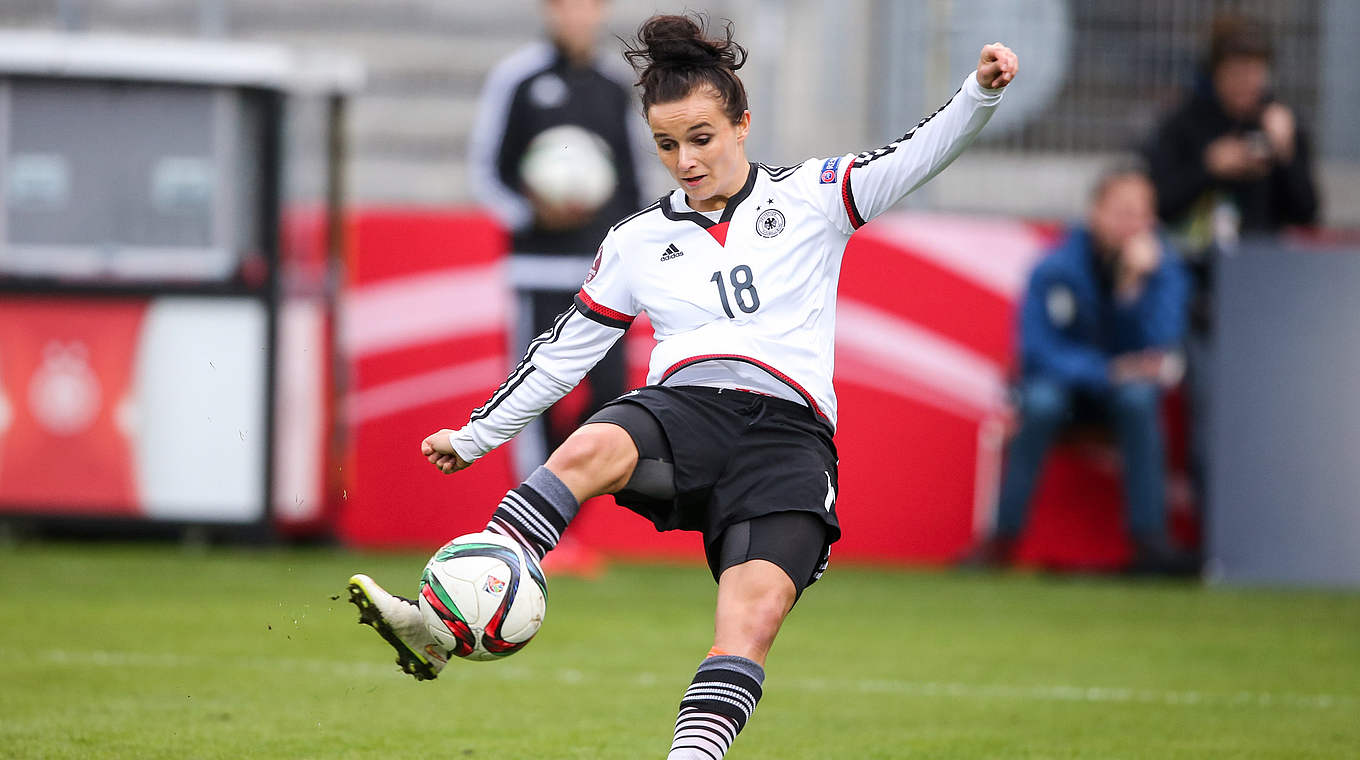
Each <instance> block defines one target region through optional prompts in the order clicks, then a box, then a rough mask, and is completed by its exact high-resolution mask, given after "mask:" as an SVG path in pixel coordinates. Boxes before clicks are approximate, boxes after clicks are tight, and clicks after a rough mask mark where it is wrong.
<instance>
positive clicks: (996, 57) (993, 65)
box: [977, 42, 1020, 90]
mask: <svg viewBox="0 0 1360 760" xmlns="http://www.w3.org/2000/svg"><path fill="white" fill-rule="evenodd" d="M1019 71H1020V59H1019V58H1016V57H1015V53H1012V52H1011V49H1010V48H1008V47H1006V46H1005V45H1002V44H1001V43H1000V42H993V43H992V44H990V45H984V46H983V48H982V56H981V57H979V58H978V67H977V81H978V84H980V85H982V86H983V87H986V88H987V89H989V90H998V89H1000V88H1002V87H1005V86H1006V85H1008V84H1010V83H1011V81H1012V80H1014V79H1015V75H1016V74H1017V73H1019Z"/></svg>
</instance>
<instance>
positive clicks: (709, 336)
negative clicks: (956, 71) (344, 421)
mask: <svg viewBox="0 0 1360 760" xmlns="http://www.w3.org/2000/svg"><path fill="white" fill-rule="evenodd" d="M1000 100H1001V91H1000V90H987V89H984V88H983V87H982V86H981V85H979V84H978V82H977V79H976V77H975V75H974V74H972V73H969V75H968V77H967V79H966V80H965V81H964V84H963V86H962V87H961V88H960V89H959V91H958V92H956V93H955V94H954V97H953V98H951V99H950V100H949V102H947V103H945V105H944V106H942V107H941V108H940V109H939V110H937V111H936V112H935V113H934V114H931V115H930V116H928V117H926V118H925V119H922V120H921V122H920V123H918V124H917V125H916V126H915V127H913V128H912V129H911V130H910V131H908V132H907V133H906V134H905V135H903V136H902V137H901V138H899V139H898V140H896V141H894V142H892V143H890V144H888V145H886V146H884V147H882V148H879V149H877V150H873V151H867V152H865V153H860V154H858V155H853V154H847V155H844V156H836V157H832V158H826V159H820V158H814V159H809V160H807V161H804V162H803V163H802V164H799V165H796V166H789V167H781V168H775V167H769V166H765V165H762V164H752V165H751V169H750V172H749V174H748V175H747V178H746V184H745V185H744V186H743V187H742V189H741V191H740V192H739V193H737V194H736V195H734V196H733V197H732V198H730V199H729V200H728V203H727V206H726V207H725V208H724V209H723V211H722V214H721V216H720V217H719V218H718V219H717V220H716V221H715V220H714V219H711V218H709V217H708V216H706V215H704V214H700V213H698V212H695V211H692V210H691V209H690V208H689V206H688V204H687V203H686V201H685V196H684V192H683V191H682V190H679V189H677V190H675V191H673V192H671V193H670V194H669V195H666V196H663V197H662V198H661V199H660V200H658V201H657V202H656V203H653V204H652V205H651V206H648V207H647V208H645V209H643V210H642V211H639V212H638V213H636V214H633V215H632V216H630V217H628V218H627V219H624V220H623V221H621V222H619V223H618V224H617V225H615V226H614V227H613V229H611V230H610V232H609V234H608V235H606V236H605V239H604V243H603V244H602V245H601V246H600V250H599V253H598V255H597V256H596V259H595V264H594V266H592V267H591V270H590V273H589V274H588V275H587V276H586V280H585V284H584V285H583V286H582V288H581V291H580V292H579V293H578V294H577V297H576V308H575V309H571V310H568V311H567V312H565V313H564V314H562V315H561V316H560V317H558V318H557V321H556V322H555V323H554V324H553V326H552V327H551V328H550V329H548V330H547V331H545V332H544V333H543V334H541V335H539V336H538V338H536V339H535V340H534V341H533V342H532V343H531V344H530V346H529V348H528V350H527V352H526V354H525V357H524V359H523V360H521V362H520V363H519V365H518V366H516V368H515V370H514V372H512V373H511V374H510V377H509V378H508V379H507V380H506V381H505V383H503V384H502V385H501V387H500V388H498V389H497V390H496V392H495V393H493V394H492V396H491V398H490V399H489V400H488V401H487V403H486V404H484V405H483V406H482V407H481V408H479V409H477V410H476V411H474V412H473V413H472V416H471V418H470V419H469V421H468V424H467V425H465V426H464V427H463V428H462V429H461V430H459V431H457V432H455V433H454V434H453V435H452V436H451V441H452V443H453V447H454V450H455V451H457V452H458V455H459V456H460V457H461V458H462V459H463V460H464V461H468V462H471V461H474V460H475V459H477V458H478V457H480V456H482V455H483V454H485V453H486V452H488V451H490V450H491V449H493V448H495V447H496V446H499V445H500V444H502V443H504V442H506V441H508V440H509V439H510V438H512V437H513V436H514V435H515V434H516V433H518V432H519V431H520V429H522V428H523V427H524V426H525V425H527V424H528V423H529V422H530V421H531V420H532V419H533V418H534V417H536V416H537V415H538V414H541V413H542V412H543V410H545V409H547V408H548V407H549V406H551V405H552V404H553V403H554V402H555V401H557V399H559V398H561V397H562V396H563V395H565V394H566V393H567V392H568V391H570V390H571V388H572V387H574V386H575V385H576V384H577V383H578V382H580V380H581V378H582V377H584V376H585V374H586V373H587V372H588V371H589V370H590V368H591V367H593V366H594V365H595V362H597V361H599V360H600V359H601V358H602V357H603V356H604V355H605V353H606V352H608V350H609V348H610V347H611V346H612V345H613V344H614V342H615V341H616V340H618V339H619V337H621V336H622V335H623V333H624V331H625V330H626V329H627V328H628V326H629V325H630V324H631V323H632V321H633V318H634V317H635V316H636V315H637V314H639V313H642V312H646V313H647V316H648V318H649V319H650V320H651V323H652V327H653V328H654V329H655V331H656V340H657V345H656V348H655V350H654V351H653V352H652V357H651V363H650V367H649V371H648V374H647V382H648V383H649V384H666V383H667V381H668V380H672V379H679V380H680V381H681V382H678V383H673V384H685V383H684V382H683V379H684V377H685V376H686V375H690V376H692V375H694V374H695V373H694V371H693V368H695V367H699V366H700V365H706V364H708V363H712V364H713V365H714V366H715V367H717V368H718V371H717V372H716V373H707V377H708V378H709V379H710V380H711V378H712V377H714V376H718V377H721V376H722V375H723V374H724V372H726V373H727V374H729V375H730V376H731V378H732V380H731V384H730V387H733V388H753V389H757V390H767V389H771V386H777V389H778V390H779V391H783V392H779V393H778V394H777V395H783V396H786V397H792V398H798V399H801V400H802V401H803V402H804V403H806V404H807V405H808V406H809V407H811V408H812V410H813V411H815V412H816V413H817V414H818V415H819V416H821V417H822V418H823V419H824V420H825V421H826V422H827V423H828V424H829V425H830V426H831V427H832V428H834V427H835V424H836V394H835V391H834V390H833V388H832V383H831V378H832V374H833V371H834V367H835V364H834V343H835V335H836V286H837V283H838V281H839V278H840V266H841V257H842V255H843V254H844V252H845V245H846V243H847V242H848V241H849V239H850V235H851V234H852V233H853V232H854V231H855V230H856V229H858V228H859V227H860V226H862V225H863V224H864V223H865V222H866V221H867V220H869V219H872V218H873V217H875V216H877V215H878V214H880V213H882V212H883V211H885V210H887V209H888V208H890V207H891V206H892V205H893V204H895V203H896V202H897V201H898V200H900V199H901V198H902V197H903V196H905V195H906V194H907V193H910V192H911V191H912V190H915V189H916V188H917V187H919V186H920V185H921V184H923V183H924V182H926V181H927V180H929V179H930V178H931V177H933V176H935V175H936V174H937V173H939V172H940V170H942V169H944V167H946V166H948V165H949V163H950V162H951V161H953V160H954V159H955V158H956V157H957V156H958V155H959V154H960V153H961V152H962V151H963V150H964V148H966V147H967V146H968V144H969V143H970V142H972V140H973V138H974V137H975V136H976V135H977V133H978V132H979V131H980V130H981V129H982V127H983V125H985V124H986V123H987V120H988V119H989V118H990V117H991V113H992V110H993V109H994V108H995V107H996V105H997V103H998V102H999V101H1000ZM724 366H725V367H727V368H728V369H726V370H724V369H723V367H724ZM737 367H740V368H742V370H746V371H745V372H743V371H739V370H737ZM754 368H758V370H755V371H756V372H757V373H758V374H759V375H760V377H761V378H765V379H766V380H767V381H768V382H766V383H760V382H756V383H752V382H751V378H750V375H749V372H750V371H751V370H752V369H754ZM677 373H682V374H680V375H677ZM705 384H711V383H710V382H705ZM785 389H787V390H785Z"/></svg>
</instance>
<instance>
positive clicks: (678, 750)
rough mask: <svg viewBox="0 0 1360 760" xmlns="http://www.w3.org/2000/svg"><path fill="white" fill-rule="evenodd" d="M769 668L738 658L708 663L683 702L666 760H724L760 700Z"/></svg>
mask: <svg viewBox="0 0 1360 760" xmlns="http://www.w3.org/2000/svg"><path fill="white" fill-rule="evenodd" d="M764 682H765V669H764V668H762V667H760V665H758V664H757V663H756V662H755V661H753V660H748V659H746V658H745V657H737V656H734V655H717V656H714V657H710V658H708V659H707V660H704V662H703V664H702V665H700V666H699V672H698V673H695V674H694V681H692V682H691V683H690V685H689V689H688V690H686V691H685V698H684V699H682V700H680V715H679V717H678V718H676V721H675V739H674V740H673V741H672V742H671V752H670V754H669V755H667V756H666V760H722V758H723V757H724V756H725V755H727V750H728V749H729V748H731V746H732V742H733V741H735V740H736V738H737V734H739V733H741V729H742V728H744V727H745V726H746V721H748V720H750V719H751V713H752V712H755V709H756V703H757V702H759V701H760V693H761V690H760V685H761V684H762V683H764Z"/></svg>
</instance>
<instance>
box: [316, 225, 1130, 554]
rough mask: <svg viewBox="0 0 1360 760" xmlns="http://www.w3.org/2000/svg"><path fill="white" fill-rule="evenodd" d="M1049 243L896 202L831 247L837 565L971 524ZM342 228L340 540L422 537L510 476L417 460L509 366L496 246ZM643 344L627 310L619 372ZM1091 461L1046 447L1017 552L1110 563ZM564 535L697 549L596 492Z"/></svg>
mask: <svg viewBox="0 0 1360 760" xmlns="http://www.w3.org/2000/svg"><path fill="white" fill-rule="evenodd" d="M1052 238H1053V230H1052V228H1051V227H1048V226H1043V225H1036V224H1030V223H1025V222H1019V221H998V220H991V219H986V220H984V219H977V218H971V217H961V216H950V215H938V214H923V213H898V214H890V215H887V216H885V217H883V218H880V219H878V220H876V221H875V222H873V223H872V224H870V225H868V226H866V227H865V228H864V229H862V230H860V231H859V232H858V233H857V234H856V235H855V237H854V238H853V239H852V240H851V243H850V246H849V247H848V249H847V250H846V254H845V261H844V266H843V270H842V275H841V283H840V291H839V293H840V296H839V309H838V318H837V349H836V375H835V381H836V389H837V394H838V398H839V408H840V415H839V416H840V420H839V430H838V431H837V435H836V443H837V447H838V450H839V453H840V457H841V492H840V494H839V499H838V502H837V504H838V506H837V509H838V512H839V514H840V515H841V520H842V523H843V525H844V528H845V533H844V537H843V539H842V541H841V542H840V543H839V544H838V545H837V548H836V556H837V557H838V558H841V559H852V560H862V561H894V562H900V561H906V562H918V563H941V562H947V561H950V560H952V559H954V558H956V557H957V556H959V555H960V554H961V553H963V552H964V551H965V550H966V549H967V548H968V547H969V545H970V543H971V541H972V540H973V537H974V535H975V534H976V532H977V530H978V529H979V527H980V526H981V525H983V524H985V522H986V521H987V520H988V519H990V513H991V504H992V499H993V497H994V493H995V489H996V487H997V477H998V473H999V468H1000V457H1001V449H1002V446H1003V444H1004V439H1005V435H1006V431H1007V424H1008V420H1009V415H1010V411H1009V409H1008V408H1007V399H1006V382H1007V378H1008V376H1009V374H1010V368H1011V365H1012V353H1013V350H1014V332H1015V330H1014V321H1013V320H1014V309H1015V304H1016V298H1017V296H1018V294H1019V293H1020V291H1021V289H1022V287H1023V285H1024V283H1025V281H1026V278H1027V276H1028V272H1029V270H1030V268H1031V267H1032V266H1033V263H1034V261H1035V260H1036V259H1037V257H1038V256H1040V255H1041V253H1042V251H1043V249H1044V247H1045V246H1046V245H1047V243H1048V242H1049V241H1051V240H1052ZM350 239H351V241H352V242H353V245H354V256H355V258H356V261H355V262H354V266H353V267H352V269H351V272H352V279H351V281H350V282H349V283H348V289H347V293H346V296H345V302H344V308H343V312H344V315H345V316H344V325H345V326H344V329H343V330H342V334H343V336H344V337H343V338H342V347H343V350H345V351H346V352H348V354H349V356H350V357H351V359H352V362H353V378H352V379H353V387H352V392H351V394H350V396H349V400H348V404H347V421H348V423H349V424H350V425H351V429H352V431H353V442H354V447H353V449H352V455H351V457H350V459H349V464H348V467H349V468H350V473H349V474H350V480H349V481H348V487H349V490H348V495H347V498H346V500H345V502H344V505H343V507H342V513H341V517H340V534H341V535H342V537H343V538H344V539H345V540H347V541H348V542H350V543H352V544H356V545H362V546H411V547H425V548H433V547H435V546H437V545H438V544H439V543H441V542H443V541H445V540H447V539H448V538H449V537H451V536H453V535H456V534H458V533H463V532H468V531H473V530H478V529H480V528H481V526H482V525H484V524H485V521H486V519H487V517H488V515H489V514H490V512H491V511H492V510H493V509H494V508H495V505H496V503H497V502H498V501H499V500H500V498H501V496H502V495H503V494H504V492H505V491H506V489H507V488H509V487H511V486H512V485H514V483H513V482H512V475H511V465H510V460H509V457H508V456H507V453H506V451H505V450H500V451H496V452H493V453H492V454H490V455H488V456H487V457H486V458H485V459H483V460H482V461H480V462H478V463H477V464H476V465H475V466H473V467H472V468H470V469H468V470H466V471H464V472H461V473H458V474H455V475H451V476H445V475H441V474H439V473H437V472H436V471H434V469H433V468H431V467H430V466H429V465H428V464H427V463H426V462H425V461H424V459H423V458H421V457H420V456H419V453H418V445H419V442H420V441H421V439H422V438H424V436H426V435H428V434H429V433H431V432H433V431H434V430H437V429H439V428H441V427H449V428H456V427H458V426H460V425H461V424H462V423H463V422H464V421H465V420H466V419H467V414H468V412H469V411H470V410H471V409H473V408H475V407H476V406H478V405H479V404H481V403H482V402H483V401H484V400H485V399H486V397H487V396H488V394H489V393H490V392H491V390H492V389H494V388H495V387H496V386H497V385H498V384H499V383H500V381H501V380H502V379H504V377H505V374H506V372H507V371H508V370H509V368H510V365H511V363H512V362H513V361H514V360H517V359H518V356H514V357H511V356H509V352H508V350H507V341H508V338H507V334H508V333H507V330H508V328H509V319H510V310H509V308H508V305H509V291H508V286H507V284H506V281H505V277H504V273H503V267H502V258H501V257H502V255H503V252H504V244H505V239H504V236H503V235H502V234H501V232H500V231H499V230H498V229H497V227H496V226H495V224H494V223H493V222H492V221H491V220H490V219H489V218H487V217H485V216H482V215H479V214H476V213H435V212H428V213H415V212H405V211H383V210H368V211H365V212H362V213H360V214H358V215H356V217H355V219H354V221H353V224H352V228H351V236H350ZM584 275H585V272H582V276H583V277H584ZM651 345H652V340H651V330H650V326H649V324H648V323H647V322H646V320H645V318H639V319H638V320H637V321H636V322H635V323H634V325H633V328H632V329H631V330H630V332H629V336H628V338H627V347H628V351H629V365H630V373H631V379H632V381H633V383H634V384H638V385H640V384H642V383H643V382H644V378H645V374H646V363H647V355H648V353H649V351H650V348H651ZM563 403H569V401H564V402H563ZM510 445H511V446H513V445H514V444H513V443H511V444H510ZM1102 456H1103V455H1102ZM1106 459H1108V457H1106ZM1092 461H1093V460H1092V458H1091V456H1090V455H1089V454H1088V453H1087V452H1086V451H1085V450H1084V449H1082V450H1077V449H1074V450H1060V451H1059V452H1057V453H1056V454H1055V456H1054V457H1053V458H1052V464H1051V465H1050V467H1049V468H1048V470H1047V474H1046V476H1045V478H1044V479H1043V481H1042V483H1041V486H1040V493H1039V495H1038V499H1037V502H1038V503H1037V504H1036V508H1035V510H1034V517H1033V519H1032V521H1031V529H1030V530H1029V532H1028V538H1027V540H1026V542H1025V544H1024V545H1022V547H1021V556H1022V558H1025V559H1028V560H1031V561H1036V562H1044V563H1047V564H1054V565H1065V566H1089V567H1112V566H1115V565H1117V564H1118V563H1119V562H1120V561H1122V560H1123V559H1124V557H1125V556H1126V552H1127V549H1126V545H1125V540H1124V536H1123V532H1122V528H1121V526H1122V511H1121V510H1120V508H1119V490H1118V477H1117V470H1115V469H1112V468H1110V467H1106V466H1092ZM571 532H572V534H573V535H575V536H576V537H577V538H579V539H581V540H582V541H583V542H585V543H586V544H588V545H590V546H593V547H595V548H597V549H600V550H602V551H604V552H606V553H608V554H611V555H618V556H632V557H656V556H671V557H675V556H684V557H698V556H699V541H698V539H697V537H696V536H694V535H693V534H683V533H670V534H658V533H657V532H656V531H655V530H654V529H653V528H652V527H651V525H650V523H647V522H645V521H643V520H642V519H641V518H638V517H636V516H634V515H632V514H631V513H629V512H628V511H627V510H624V509H621V508H618V507H617V506H615V505H614V504H613V503H612V499H610V498H608V497H604V498H601V499H597V500H595V502H594V503H592V504H590V505H587V507H586V508H585V509H584V510H583V512H582V514H581V516H580V517H579V518H578V519H577V521H576V522H575V523H573V525H572V528H571Z"/></svg>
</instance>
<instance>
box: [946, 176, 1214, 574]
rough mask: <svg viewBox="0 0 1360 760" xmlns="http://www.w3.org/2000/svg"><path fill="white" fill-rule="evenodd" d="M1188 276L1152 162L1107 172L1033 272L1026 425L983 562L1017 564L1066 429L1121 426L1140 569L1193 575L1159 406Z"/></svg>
mask: <svg viewBox="0 0 1360 760" xmlns="http://www.w3.org/2000/svg"><path fill="white" fill-rule="evenodd" d="M1187 290H1188V286H1187V280H1186V277H1185V275H1184V273H1183V271H1182V268H1181V264H1180V261H1179V258H1178V257H1177V255H1176V254H1175V253H1174V251H1173V250H1172V249H1171V248H1170V247H1169V246H1168V245H1167V243H1166V242H1165V241H1164V240H1162V239H1161V238H1159V237H1158V235H1157V217H1156V195H1155V193H1154V191H1153V187H1152V182H1151V181H1150V180H1149V178H1148V176H1147V174H1146V173H1145V171H1144V170H1143V169H1142V167H1141V166H1135V165H1132V164H1130V165H1127V166H1121V167H1118V168H1115V169H1113V170H1111V171H1109V172H1108V173H1107V174H1105V175H1104V176H1103V177H1102V178H1101V179H1100V180H1099V181H1098V183H1097V184H1096V187H1095V189H1094V192H1093V193H1092V199H1091V206H1090V210H1089V216H1088V219H1087V224H1086V226H1085V227H1077V228H1075V229H1073V230H1071V232H1070V233H1069V234H1068V235H1067V236H1066V238H1065V239H1063V240H1062V241H1061V242H1060V243H1059V244H1058V245H1057V247H1056V248H1055V249H1053V250H1052V251H1051V252H1050V254H1049V255H1048V256H1046V257H1044V258H1043V259H1042V260H1041V261H1040V262H1039V264H1038V266H1036V267H1035V269H1034V272H1033V274H1032V275H1031V278H1030V282H1029V288H1028V291H1027V292H1026V293H1025V295H1024V298H1023V301H1022V303H1021V307H1020V358H1021V378H1020V384H1019V417H1020V424H1019V430H1018V432H1017V433H1016V435H1015V437H1014V438H1013V439H1012V440H1011V442H1010V445H1009V448H1008V452H1007V457H1006V463H1005V469H1004V471H1003V475H1002V482H1001V497H1000V503H999V506H998V509H997V516H996V526H995V529H994V532H993V533H992V534H991V535H990V536H989V537H988V538H987V539H986V540H985V541H984V542H983V544H982V545H981V546H979V547H978V549H977V550H976V551H975V552H974V554H973V555H972V556H971V561H972V562H973V563H974V564H1002V563H1005V562H1007V561H1009V559H1010V555H1011V553H1012V550H1013V548H1014V546H1015V543H1016V539H1017V538H1018V537H1019V535H1020V533H1021V531H1022V530H1023V529H1024V526H1025V519H1026V513H1027V512H1028V509H1029V501H1030V496H1031V494H1032V493H1033V491H1034V486H1035V482H1036V480H1037V478H1038V475H1039V472H1040V468H1041V465H1042V464H1043V461H1044V456H1045V454H1046V453H1047V451H1048V449H1049V446H1050V444H1052V442H1053V440H1054V438H1055V436H1056V435H1057V434H1058V432H1059V431H1060V430H1061V429H1062V427H1063V426H1064V424H1065V423H1067V422H1068V421H1070V420H1072V419H1074V417H1076V418H1081V417H1089V416H1091V414H1092V413H1096V414H1099V415H1100V417H1101V418H1103V419H1106V420H1108V421H1109V422H1111V423H1112V425H1113V428H1114V432H1115V434H1116V436H1117V438H1118V441H1119V448H1120V451H1121V453H1122V455H1123V461H1124V486H1125V494H1126V501H1127V508H1128V522H1129V528H1130V532H1131V533H1132V536H1133V540H1134V545H1135V548H1136V559H1135V564H1134V567H1136V568H1139V569H1143V570H1149V571H1162V572H1175V571H1188V570H1189V569H1190V567H1189V563H1188V561H1187V560H1186V558H1185V557H1184V556H1183V555H1181V554H1179V553H1178V552H1176V551H1175V550H1174V549H1173V548H1172V546H1171V543H1170V541H1169V539H1168V536H1167V530H1166V520H1165V481H1166V477H1165V462H1164V453H1163V441H1162V430H1161V415H1160V401H1161V397H1162V390H1163V387H1164V386H1165V385H1166V384H1168V383H1169V382H1174V381H1175V379H1176V378H1175V376H1176V375H1177V374H1178V372H1177V371H1176V367H1177V366H1178V364H1179V362H1178V361H1177V360H1176V359H1175V356H1174V352H1175V351H1176V349H1177V345H1178V343H1179V341H1180V340H1181V337H1182V333H1183V331H1184V326H1185V308H1186V299H1187Z"/></svg>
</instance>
